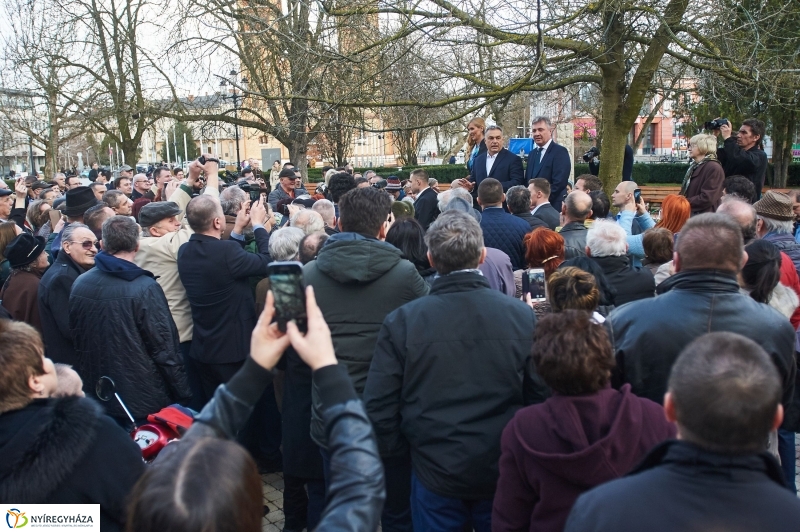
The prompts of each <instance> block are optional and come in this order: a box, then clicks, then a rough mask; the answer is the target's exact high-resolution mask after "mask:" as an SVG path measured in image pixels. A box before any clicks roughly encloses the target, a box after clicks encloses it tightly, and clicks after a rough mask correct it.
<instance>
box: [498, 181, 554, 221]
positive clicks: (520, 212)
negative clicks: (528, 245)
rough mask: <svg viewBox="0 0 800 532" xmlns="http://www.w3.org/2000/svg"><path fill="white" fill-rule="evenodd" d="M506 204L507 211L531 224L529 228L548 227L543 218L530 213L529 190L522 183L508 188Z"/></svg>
mask: <svg viewBox="0 0 800 532" xmlns="http://www.w3.org/2000/svg"><path fill="white" fill-rule="evenodd" d="M506 205H507V206H508V211H509V212H510V213H511V214H512V215H513V216H516V217H517V218H520V219H522V220H525V221H526V222H528V223H529V224H530V226H531V230H534V229H538V228H540V227H548V226H547V224H546V223H545V221H544V220H542V219H541V218H536V217H535V216H534V215H532V214H531V191H530V190H528V189H527V188H525V187H523V186H522V185H517V186H514V187H511V188H510V189H508V192H507V193H506Z"/></svg>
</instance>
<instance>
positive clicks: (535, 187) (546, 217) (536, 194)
mask: <svg viewBox="0 0 800 532" xmlns="http://www.w3.org/2000/svg"><path fill="white" fill-rule="evenodd" d="M528 190H530V191H531V215H533V217H534V218H538V219H540V220H542V221H543V222H544V223H545V224H546V225H547V227H549V228H550V229H552V230H553V231H555V230H556V227H558V226H559V225H561V214H560V213H559V212H558V211H557V210H555V209H554V208H553V206H552V205H550V183H549V182H548V181H547V179H545V178H543V177H537V178H535V179H534V180H533V181H531V182H530V184H529V185H528Z"/></svg>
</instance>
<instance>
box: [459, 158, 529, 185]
mask: <svg viewBox="0 0 800 532" xmlns="http://www.w3.org/2000/svg"><path fill="white" fill-rule="evenodd" d="M486 154H487V152H482V153H481V154H479V155H478V156H477V157H475V161H474V162H473V164H472V170H471V171H470V174H469V178H470V181H472V182H474V183H475V188H474V189H473V190H475V191H477V190H478V185H480V184H481V181H483V180H484V179H486V178H488V177H491V178H494V179H497V180H498V181H500V184H501V185H503V192H505V191H507V190H508V189H509V188H511V187H513V186H515V185H525V174H524V172H523V170H522V159H520V158H519V156H518V155H515V154H513V153H511V152H510V151H508V150H507V149H505V148H502V149H501V150H500V151H499V152H498V153H497V158H496V159H495V161H494V164H493V165H492V170H491V171H490V172H489V174H488V175H487V174H486Z"/></svg>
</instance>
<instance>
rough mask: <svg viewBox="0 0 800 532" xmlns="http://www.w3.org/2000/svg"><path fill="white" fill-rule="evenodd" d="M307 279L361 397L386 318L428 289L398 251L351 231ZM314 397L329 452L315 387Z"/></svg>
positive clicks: (311, 266) (334, 241)
mask: <svg viewBox="0 0 800 532" xmlns="http://www.w3.org/2000/svg"><path fill="white" fill-rule="evenodd" d="M303 277H304V279H305V283H306V284H307V285H311V286H313V287H314V295H315V296H316V298H317V304H318V305H319V307H320V309H321V310H322V314H323V315H324V316H325V321H326V322H327V323H328V327H329V328H330V330H331V337H332V338H333V347H334V350H335V351H336V358H337V359H338V360H339V362H340V363H341V364H343V365H344V366H345V367H346V368H347V372H348V374H349V375H350V379H352V381H353V386H354V387H355V389H356V393H357V394H359V396H360V395H361V393H363V391H364V385H365V383H366V380H367V372H368V371H369V366H370V363H371V362H372V354H373V352H374V351H375V343H376V341H377V339H378V331H379V330H380V328H381V324H382V323H383V320H384V318H385V317H386V316H387V315H388V314H389V313H390V312H392V311H393V310H395V309H396V308H398V307H400V306H402V305H404V304H405V303H408V302H409V301H413V300H414V299H417V298H418V297H421V296H424V295H426V294H427V293H428V284H427V283H426V282H425V281H424V280H423V279H422V277H420V275H419V273H418V272H417V269H416V268H415V267H414V265H413V264H411V263H410V262H409V261H407V260H405V259H403V258H402V253H401V252H400V250H399V249H397V248H396V247H394V246H392V245H391V244H387V243H386V242H381V241H380V240H377V239H375V238H369V237H366V236H363V235H360V234H358V233H348V232H344V233H339V234H336V235H333V236H332V237H330V238H329V239H328V240H327V241H326V242H325V245H324V246H323V247H322V249H321V250H320V252H319V255H318V256H317V259H316V260H313V261H311V262H309V263H308V264H306V265H305V267H304V268H303ZM312 398H313V407H312V418H311V437H312V438H313V439H314V441H315V442H316V443H317V444H319V445H320V446H321V447H325V446H326V445H325V432H324V426H323V423H322V418H321V416H320V412H319V397H318V391H317V390H316V388H312Z"/></svg>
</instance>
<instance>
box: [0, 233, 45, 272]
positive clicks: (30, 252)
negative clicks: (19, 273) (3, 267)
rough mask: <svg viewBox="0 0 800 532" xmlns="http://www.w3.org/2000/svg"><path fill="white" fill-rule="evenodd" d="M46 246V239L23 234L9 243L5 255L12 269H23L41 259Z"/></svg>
mask: <svg viewBox="0 0 800 532" xmlns="http://www.w3.org/2000/svg"><path fill="white" fill-rule="evenodd" d="M46 245H47V240H45V238H44V237H41V236H33V235H32V234H30V233H21V234H19V235H17V237H16V238H14V240H12V241H11V242H9V243H8V245H7V246H6V249H5V251H4V252H3V254H4V255H5V256H6V258H7V259H8V265H9V266H11V268H22V267H23V266H27V265H28V264H30V263H32V262H33V261H35V260H36V259H37V258H39V255H41V254H42V252H43V251H44V248H45V246H46Z"/></svg>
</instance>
